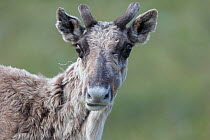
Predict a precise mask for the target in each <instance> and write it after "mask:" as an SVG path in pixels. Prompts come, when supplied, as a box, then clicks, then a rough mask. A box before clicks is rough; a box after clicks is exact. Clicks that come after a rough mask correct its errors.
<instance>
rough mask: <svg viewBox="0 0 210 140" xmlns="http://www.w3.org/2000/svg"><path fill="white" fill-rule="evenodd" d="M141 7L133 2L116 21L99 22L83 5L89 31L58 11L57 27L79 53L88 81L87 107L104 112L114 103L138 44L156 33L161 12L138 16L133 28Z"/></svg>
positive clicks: (86, 85)
mask: <svg viewBox="0 0 210 140" xmlns="http://www.w3.org/2000/svg"><path fill="white" fill-rule="evenodd" d="M138 10H139V4H137V3H131V4H130V5H129V7H128V9H127V11H126V12H125V13H124V15H122V16H121V17H119V18H118V19H117V20H115V21H113V22H97V21H96V20H95V19H94V18H93V17H92V15H91V13H90V10H89V8H88V7H87V6H86V5H80V6H79V12H80V14H81V16H82V18H83V21H84V24H85V28H84V27H83V26H82V25H81V24H80V21H79V20H78V19H77V18H76V17H73V16H71V15H68V14H66V13H65V12H64V10H63V9H62V8H59V9H58V12H57V19H58V21H57V24H56V27H57V28H58V30H59V31H60V33H61V34H62V36H63V39H64V40H65V41H71V42H72V43H73V45H74V46H75V47H76V51H77V53H78V56H79V58H78V63H79V66H80V75H81V77H82V79H83V80H84V81H83V82H84V83H85V84H84V87H83V88H84V89H83V92H84V94H83V95H84V96H85V97H84V99H85V103H86V108H87V109H89V110H92V111H95V110H101V109H104V108H106V107H107V105H110V104H112V103H113V101H114V98H115V96H116V92H117V89H118V88H119V87H120V86H121V84H122V83H123V82H124V80H125V77H126V73H127V61H128V57H129V55H130V52H131V49H132V47H133V46H134V44H135V43H137V42H138V43H144V42H145V41H146V40H147V38H148V36H149V33H150V32H152V31H154V30H155V26H156V19H157V11H156V10H150V11H148V12H146V13H144V14H142V15H140V16H138V17H137V18H136V19H135V20H134V21H133V23H132V24H131V26H130V27H128V28H126V24H127V23H128V22H130V21H131V20H132V18H133V17H134V16H135V14H136V13H137V11H138Z"/></svg>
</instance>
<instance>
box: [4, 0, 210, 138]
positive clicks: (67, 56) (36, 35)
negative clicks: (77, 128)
mask: <svg viewBox="0 0 210 140" xmlns="http://www.w3.org/2000/svg"><path fill="white" fill-rule="evenodd" d="M132 1H133V0H132ZM132 1H131V0H36V1H29V0H18V1H17V0H1V1H0V64H3V65H11V66H13V67H18V68H22V69H26V70H28V71H29V72H31V73H35V74H40V73H41V74H43V75H47V76H48V77H52V76H54V75H56V74H57V73H58V72H61V71H62V69H65V68H66V67H67V65H69V64H71V63H72V62H74V61H75V60H76V58H77V56H76V53H75V50H74V48H73V47H71V45H70V44H69V43H65V42H64V41H63V40H62V38H61V35H60V34H59V33H58V31H57V29H56V28H55V21H56V20H55V11H56V9H57V8H58V7H64V8H65V9H66V11H67V12H68V13H71V14H72V15H75V16H79V13H78V11H77V6H78V5H79V4H81V3H84V4H88V5H89V6H90V7H91V11H92V13H93V15H94V17H96V19H98V20H102V21H103V20H108V21H111V20H114V19H115V18H116V17H118V16H119V15H120V14H121V13H123V12H124V10H125V9H126V8H127V6H128V4H129V3H130V2H132ZM139 3H140V4H141V9H140V12H139V13H138V14H140V13H143V12H145V11H146V10H149V9H152V8H156V9H158V11H159V19H158V26H157V31H156V32H155V33H152V34H151V39H150V41H149V42H148V43H147V44H145V45H142V46H140V45H137V46H136V48H135V49H133V52H132V55H131V57H130V58H129V71H128V76H127V80H126V82H125V83H124V85H123V86H122V88H121V89H120V90H119V92H118V96H117V98H116V100H115V105H114V108H113V111H112V113H111V115H110V116H109V118H108V120H107V123H106V126H105V131H104V135H103V140H209V138H210V10H209V6H210V1H207V0H203V1H199V0H185V1H183V0H176V1H172V0H141V1H140V2H139ZM68 61H70V62H69V63H67V62H68ZM66 63H67V65H61V64H66Z"/></svg>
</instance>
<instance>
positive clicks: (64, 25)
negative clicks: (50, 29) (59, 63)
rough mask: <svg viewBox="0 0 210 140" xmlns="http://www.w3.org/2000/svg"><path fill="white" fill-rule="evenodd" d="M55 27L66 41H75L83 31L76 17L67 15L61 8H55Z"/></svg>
mask: <svg viewBox="0 0 210 140" xmlns="http://www.w3.org/2000/svg"><path fill="white" fill-rule="evenodd" d="M56 27H57V29H58V31H59V32H60V33H61V34H62V37H63V40H64V41H66V42H69V41H71V42H76V41H78V39H79V37H80V36H81V35H82V33H83V31H84V27H82V25H81V23H80V20H79V19H78V18H77V17H74V16H71V15H68V14H67V13H66V12H65V11H64V9H63V8H58V10H57V23H56Z"/></svg>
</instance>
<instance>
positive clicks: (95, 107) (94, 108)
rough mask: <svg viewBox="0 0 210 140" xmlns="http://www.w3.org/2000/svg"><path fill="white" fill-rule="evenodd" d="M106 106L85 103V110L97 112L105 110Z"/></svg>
mask: <svg viewBox="0 0 210 140" xmlns="http://www.w3.org/2000/svg"><path fill="white" fill-rule="evenodd" d="M106 106H107V105H105V104H94V103H86V108H87V109H88V110H90V111H99V110H102V109H105V108H106Z"/></svg>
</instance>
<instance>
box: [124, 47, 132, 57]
mask: <svg viewBox="0 0 210 140" xmlns="http://www.w3.org/2000/svg"><path fill="white" fill-rule="evenodd" d="M131 50H132V45H130V44H127V45H126V48H125V50H124V51H123V57H124V58H128V57H129V55H130V52H131Z"/></svg>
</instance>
